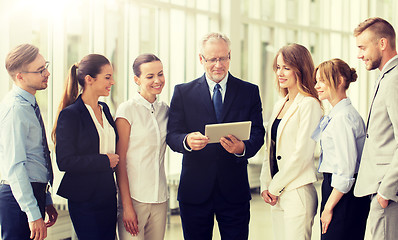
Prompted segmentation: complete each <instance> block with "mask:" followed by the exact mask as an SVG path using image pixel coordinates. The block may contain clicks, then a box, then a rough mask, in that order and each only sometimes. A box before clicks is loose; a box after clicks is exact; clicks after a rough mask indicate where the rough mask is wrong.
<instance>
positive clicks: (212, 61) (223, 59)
mask: <svg viewBox="0 0 398 240" xmlns="http://www.w3.org/2000/svg"><path fill="white" fill-rule="evenodd" d="M202 58H203V59H204V60H205V62H206V63H210V64H216V63H217V61H218V62H220V63H221V64H224V63H226V62H228V61H229V60H230V59H231V55H230V54H229V53H228V56H226V57H220V58H210V59H206V58H205V56H203V55H202Z"/></svg>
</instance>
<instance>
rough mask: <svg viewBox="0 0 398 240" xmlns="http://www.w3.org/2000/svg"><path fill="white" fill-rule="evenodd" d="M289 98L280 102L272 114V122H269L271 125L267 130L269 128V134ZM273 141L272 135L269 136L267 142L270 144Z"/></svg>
mask: <svg viewBox="0 0 398 240" xmlns="http://www.w3.org/2000/svg"><path fill="white" fill-rule="evenodd" d="M287 98H288V96H286V97H285V98H284V99H282V100H279V101H278V102H277V103H276V105H275V107H274V110H273V112H272V114H271V118H270V121H269V122H268V124H270V125H269V126H268V127H267V128H268V132H269V133H271V128H272V124H273V123H274V122H275V119H276V117H277V116H278V114H279V113H280V112H281V110H282V107H283V105H284V104H285V102H286V100H287ZM270 141H271V134H267V142H268V143H270Z"/></svg>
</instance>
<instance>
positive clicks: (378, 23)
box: [354, 17, 395, 50]
mask: <svg viewBox="0 0 398 240" xmlns="http://www.w3.org/2000/svg"><path fill="white" fill-rule="evenodd" d="M367 29H369V31H371V32H372V33H374V35H375V36H376V39H374V40H375V41H378V40H379V39H380V38H386V39H387V40H388V43H389V44H390V47H391V48H392V49H393V50H395V31H394V28H393V26H392V25H391V24H390V23H389V22H387V21H386V20H384V19H382V18H379V17H374V18H368V19H366V20H365V21H363V22H361V23H360V24H359V25H358V27H356V28H355V29H354V36H355V37H357V36H359V35H360V34H361V33H362V32H364V31H365V30H367Z"/></svg>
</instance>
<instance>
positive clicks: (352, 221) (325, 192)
mask: <svg viewBox="0 0 398 240" xmlns="http://www.w3.org/2000/svg"><path fill="white" fill-rule="evenodd" d="M323 177H324V179H323V182H322V202H321V214H322V211H323V209H324V208H325V204H326V202H327V200H328V198H329V195H330V194H331V193H332V190H333V187H332V186H331V182H332V174H331V173H324V174H323ZM354 186H355V184H354V185H353V186H352V188H351V190H350V191H349V192H348V193H346V194H344V195H343V197H342V198H341V199H340V201H339V202H338V203H337V205H336V206H335V207H334V209H333V218H332V221H331V222H330V225H329V227H328V230H327V232H326V233H325V234H322V235H321V239H322V240H336V239H338V240H363V239H364V237H365V227H366V220H367V218H368V213H369V208H370V199H369V197H360V198H357V197H355V196H354V194H353V191H354ZM321 232H322V223H321Z"/></svg>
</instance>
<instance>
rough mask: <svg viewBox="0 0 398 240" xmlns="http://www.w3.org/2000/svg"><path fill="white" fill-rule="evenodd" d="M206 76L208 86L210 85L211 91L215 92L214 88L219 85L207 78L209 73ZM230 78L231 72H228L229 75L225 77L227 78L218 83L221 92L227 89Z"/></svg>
mask: <svg viewBox="0 0 398 240" xmlns="http://www.w3.org/2000/svg"><path fill="white" fill-rule="evenodd" d="M205 76H206V82H207V85H209V89H210V91H211V92H213V90H214V87H215V86H216V84H217V83H216V82H214V81H213V80H210V79H209V78H208V77H207V73H206V75H205ZM228 76H229V72H227V74H226V75H225V77H224V78H223V79H222V80H221V81H220V82H219V83H218V84H220V87H221V91H225V89H226V86H227V82H228Z"/></svg>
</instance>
